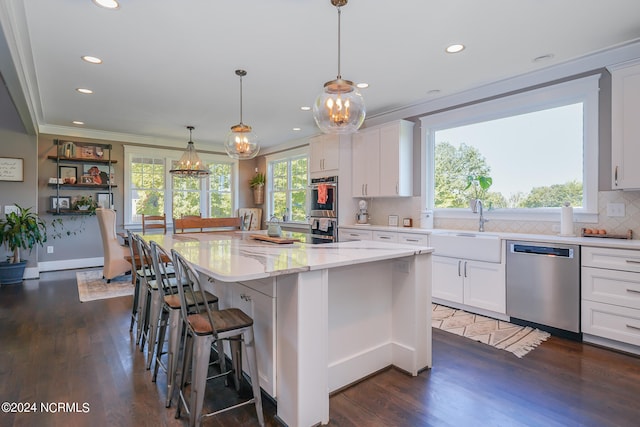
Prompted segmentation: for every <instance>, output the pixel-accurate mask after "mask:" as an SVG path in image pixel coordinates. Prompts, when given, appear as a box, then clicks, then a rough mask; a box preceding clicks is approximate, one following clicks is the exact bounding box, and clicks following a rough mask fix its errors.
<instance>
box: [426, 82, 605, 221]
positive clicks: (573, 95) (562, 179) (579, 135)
mask: <svg viewBox="0 0 640 427" xmlns="http://www.w3.org/2000/svg"><path fill="white" fill-rule="evenodd" d="M421 120H422V126H423V132H424V134H423V141H424V142H425V144H424V146H425V147H426V150H425V152H426V153H428V154H427V158H428V159H431V160H430V161H427V168H426V169H427V171H428V172H427V176H426V177H425V181H426V184H427V191H426V194H427V200H426V203H425V206H426V207H427V208H435V209H437V210H438V212H440V213H444V214H445V215H448V214H452V213H454V212H455V210H456V209H458V210H459V211H460V210H462V211H468V206H469V204H468V203H469V202H468V201H469V199H472V198H481V199H482V200H483V202H484V204H485V206H489V207H490V208H492V209H495V212H503V213H505V214H509V213H512V214H514V213H517V214H527V215H529V214H545V213H546V214H549V213H551V212H557V210H558V208H559V207H560V206H562V205H563V204H564V203H565V202H569V203H570V204H571V205H572V206H573V207H574V208H577V211H578V212H582V213H596V212H597V171H598V168H597V150H598V146H597V129H598V79H597V77H595V76H593V77H587V78H584V79H580V80H575V81H572V82H567V83H561V84H558V85H554V86H548V87H545V88H541V89H537V90H533V91H530V92H524V93H520V94H517V95H512V96H508V97H505V98H500V99H496V100H492V101H487V102H483V103H479V104H475V105H472V106H469V107H463V108H459V109H454V110H450V111H446V112H443V113H438V114H435V115H432V116H427V117H424V118H422V119H421ZM425 160H426V159H425ZM478 177H490V178H491V180H492V185H491V186H490V187H489V188H488V189H483V188H481V186H480V185H478V179H477V178H478Z"/></svg>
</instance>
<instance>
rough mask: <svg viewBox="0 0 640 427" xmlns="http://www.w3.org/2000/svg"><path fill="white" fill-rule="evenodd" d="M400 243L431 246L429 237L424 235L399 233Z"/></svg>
mask: <svg viewBox="0 0 640 427" xmlns="http://www.w3.org/2000/svg"><path fill="white" fill-rule="evenodd" d="M398 243H406V244H409V245H418V246H429V235H428V234H422V233H407V232H404V231H399V232H398Z"/></svg>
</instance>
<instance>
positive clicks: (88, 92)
mask: <svg viewBox="0 0 640 427" xmlns="http://www.w3.org/2000/svg"><path fill="white" fill-rule="evenodd" d="M76 90H77V91H78V92H80V93H84V94H85V95H89V94H91V93H93V91H92V90H91V89H85V88H82V87H79V88H77V89H76Z"/></svg>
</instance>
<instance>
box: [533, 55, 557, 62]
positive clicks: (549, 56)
mask: <svg viewBox="0 0 640 427" xmlns="http://www.w3.org/2000/svg"><path fill="white" fill-rule="evenodd" d="M551 58H553V53H547V54H546V55H540V56H537V57H535V58H533V62H542V61H548V60H549V59H551Z"/></svg>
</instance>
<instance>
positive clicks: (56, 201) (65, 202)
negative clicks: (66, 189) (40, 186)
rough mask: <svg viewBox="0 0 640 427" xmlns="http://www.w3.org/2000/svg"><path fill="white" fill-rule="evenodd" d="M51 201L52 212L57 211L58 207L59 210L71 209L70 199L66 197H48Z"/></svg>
mask: <svg viewBox="0 0 640 427" xmlns="http://www.w3.org/2000/svg"><path fill="white" fill-rule="evenodd" d="M50 200H51V203H50V204H51V209H52V210H56V209H58V207H60V209H71V197H68V196H64V197H56V196H51V197H50Z"/></svg>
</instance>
